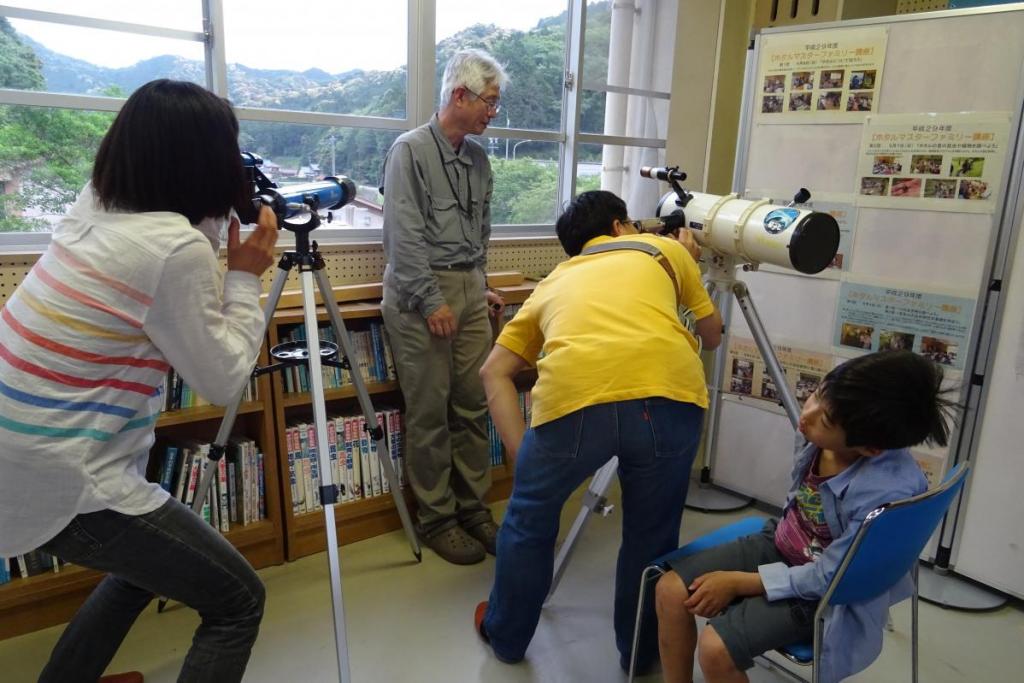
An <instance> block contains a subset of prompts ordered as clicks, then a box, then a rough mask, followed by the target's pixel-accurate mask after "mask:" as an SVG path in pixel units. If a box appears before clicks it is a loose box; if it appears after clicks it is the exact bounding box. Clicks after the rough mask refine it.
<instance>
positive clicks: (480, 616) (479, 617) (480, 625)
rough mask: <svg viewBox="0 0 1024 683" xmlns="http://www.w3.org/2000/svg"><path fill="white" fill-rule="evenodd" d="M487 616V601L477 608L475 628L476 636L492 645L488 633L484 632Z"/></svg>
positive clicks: (474, 616)
mask: <svg viewBox="0 0 1024 683" xmlns="http://www.w3.org/2000/svg"><path fill="white" fill-rule="evenodd" d="M485 614H487V601H486V600H484V601H483V602H481V603H480V604H479V605H477V606H476V612H474V613H473V628H475V629H476V634H477V635H478V636H480V637H481V638H483V639H484V642H485V643H490V642H491V639H490V638H488V637H487V631H485V630H484V615H485Z"/></svg>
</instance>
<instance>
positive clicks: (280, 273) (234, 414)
mask: <svg viewBox="0 0 1024 683" xmlns="http://www.w3.org/2000/svg"><path fill="white" fill-rule="evenodd" d="M283 264H284V261H282V262H281V264H279V265H278V269H277V272H276V273H275V274H274V281H273V284H271V286H270V296H269V298H268V299H267V304H266V307H265V308H264V309H263V329H262V330H261V331H260V336H259V338H260V339H266V336H267V330H268V329H269V328H270V320H271V318H273V317H274V310H275V309H276V308H277V302H278V300H280V298H281V292H282V291H283V290H284V285H285V282H287V280H288V272H289V269H288V268H286V267H284V265H283ZM257 361H258V359H257V358H254V359H253V361H252V365H253V367H255V366H256V363H257ZM247 383H248V382H247ZM245 388H246V385H245V384H243V385H242V387H241V388H240V389H239V390H238V393H237V394H235V398H234V400H232V401H231V404H230V405H228V406H227V408H226V409H225V411H224V417H223V418H221V422H220V428H219V429H218V430H217V436H216V437H215V438H214V440H213V444H212V446H211V448H210V461H211V462H210V464H211V465H215V464H216V460H219V459H220V458H221V457H222V456H223V454H224V448H225V446H226V445H227V443H228V439H229V438H231V430H232V429H234V427H235V420H236V419H237V418H238V407H239V405H241V403H242V397H243V396H244V395H245ZM216 470H217V468H216V467H215V466H212V467H207V468H206V469H205V470H204V471H203V476H202V479H201V480H200V482H199V486H198V488H196V495H195V498H194V499H193V501H192V510H193V511H194V512H195V513H196V514H199V513H200V512H202V509H203V502H204V501H205V500H206V494H207V492H208V491H209V490H210V486H211V485H212V483H213V476H214V474H216Z"/></svg>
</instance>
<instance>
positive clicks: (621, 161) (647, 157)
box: [576, 143, 668, 218]
mask: <svg viewBox="0 0 1024 683" xmlns="http://www.w3.org/2000/svg"><path fill="white" fill-rule="evenodd" d="M664 165H665V150H664V149H659V148H654V147H626V146H622V145H597V144H589V143H588V144H582V145H580V146H579V157H578V159H577V163H576V193H577V194H579V193H580V192H584V191H586V190H608V191H609V192H614V193H615V194H616V195H618V196H619V197H621V198H622V199H623V200H624V201H625V202H626V207H627V208H628V209H629V215H630V216H631V217H632V218H650V217H652V216H654V212H655V210H656V209H657V208H658V200H659V198H660V197H661V196H662V195H663V194H664V193H665V192H667V191H668V186H667V185H666V184H664V183H662V182H659V181H657V180H649V179H647V178H641V177H640V169H641V167H643V166H664Z"/></svg>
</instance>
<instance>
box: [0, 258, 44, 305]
mask: <svg viewBox="0 0 1024 683" xmlns="http://www.w3.org/2000/svg"><path fill="white" fill-rule="evenodd" d="M37 260H39V254H0V306H3V305H4V304H5V303H7V297H9V296H10V295H11V294H13V293H14V290H15V289H16V288H17V287H18V285H20V284H21V281H22V280H24V279H25V276H26V275H28V271H30V270H32V266H34V265H35V264H36V261H37Z"/></svg>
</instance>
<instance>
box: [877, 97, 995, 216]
mask: <svg viewBox="0 0 1024 683" xmlns="http://www.w3.org/2000/svg"><path fill="white" fill-rule="evenodd" d="M1009 125H1010V117H1009V114H1008V113H1004V112H991V113H977V112H969V113H957V114H884V115H872V116H869V117H867V119H866V120H865V123H864V133H863V137H862V139H861V151H860V161H859V162H858V173H857V177H858V180H857V191H858V193H859V194H858V197H857V204H858V206H869V207H875V208H899V209H917V210H929V211H957V212H965V213H989V212H992V211H994V210H995V208H996V197H995V195H996V186H997V183H999V182H1000V181H1001V176H1002V170H1003V164H1004V162H1005V158H1006V152H1007V145H1008V136H1009Z"/></svg>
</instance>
